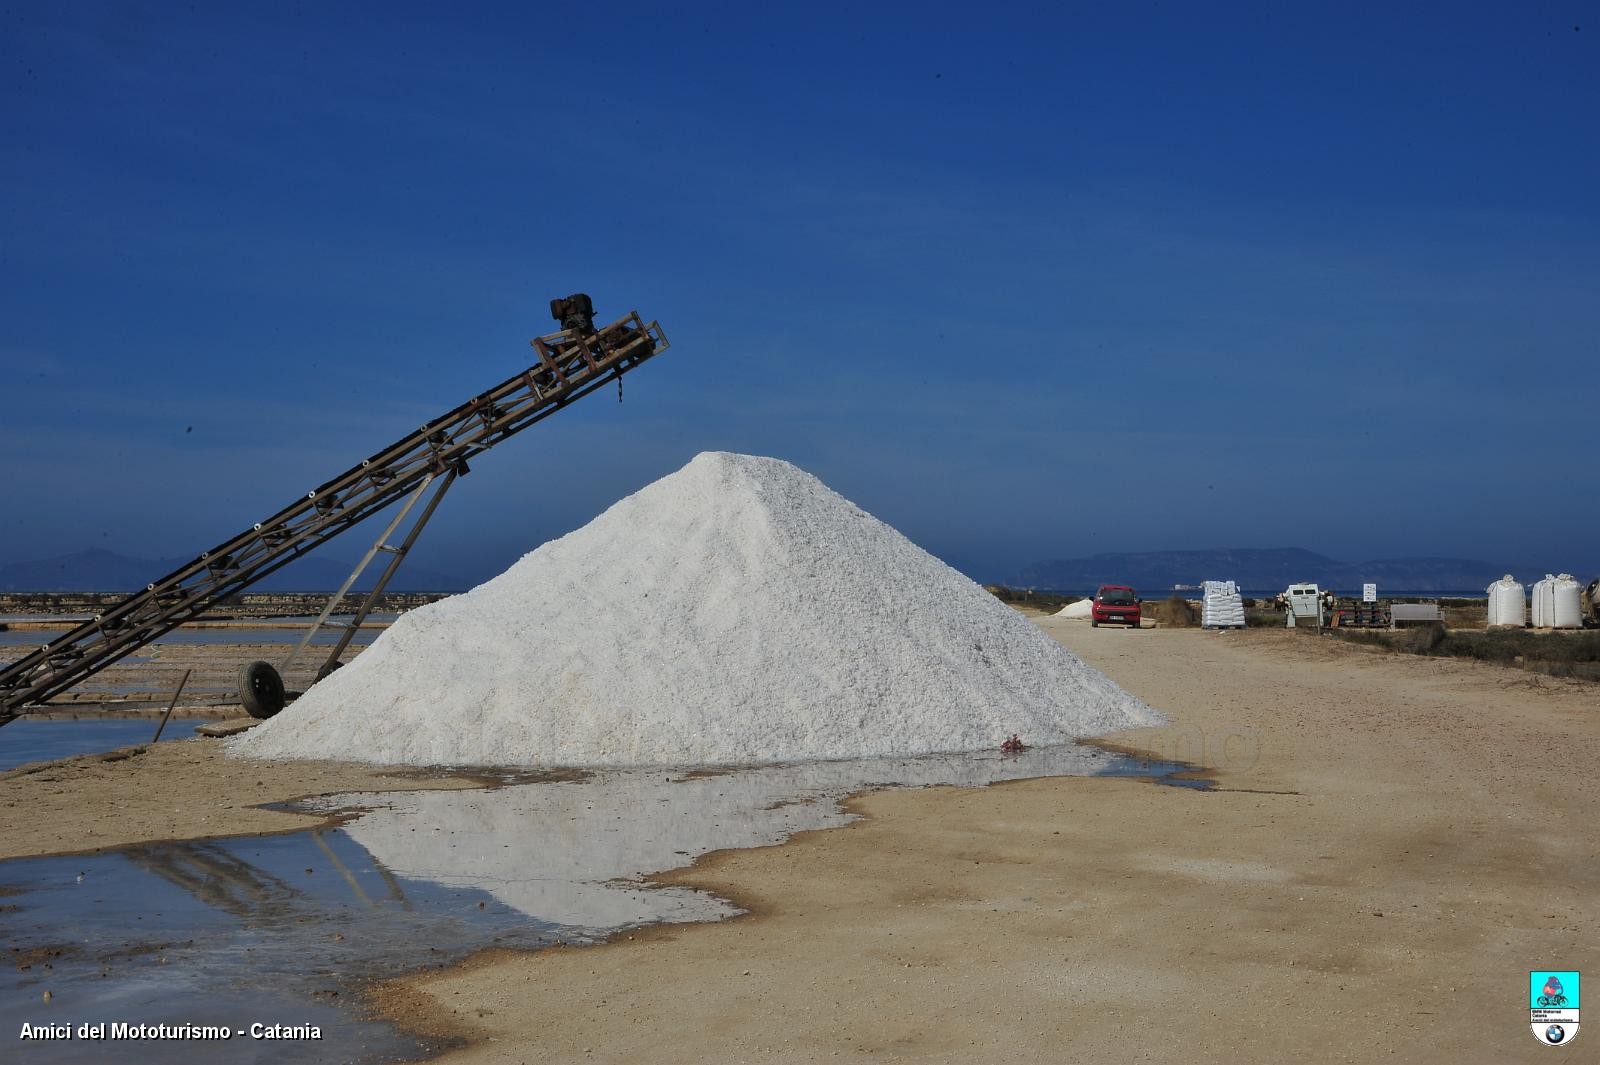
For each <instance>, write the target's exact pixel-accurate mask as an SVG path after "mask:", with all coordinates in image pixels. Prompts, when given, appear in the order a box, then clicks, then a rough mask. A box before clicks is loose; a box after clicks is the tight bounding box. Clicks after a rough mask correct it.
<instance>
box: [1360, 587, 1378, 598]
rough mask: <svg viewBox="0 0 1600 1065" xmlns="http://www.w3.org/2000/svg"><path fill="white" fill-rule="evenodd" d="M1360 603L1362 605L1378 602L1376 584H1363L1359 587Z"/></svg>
mask: <svg viewBox="0 0 1600 1065" xmlns="http://www.w3.org/2000/svg"><path fill="white" fill-rule="evenodd" d="M1361 601H1362V602H1363V603H1376V602H1377V601H1378V586H1377V585H1376V584H1363V585H1362V586H1361Z"/></svg>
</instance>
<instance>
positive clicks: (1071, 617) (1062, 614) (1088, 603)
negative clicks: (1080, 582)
mask: <svg viewBox="0 0 1600 1065" xmlns="http://www.w3.org/2000/svg"><path fill="white" fill-rule="evenodd" d="M1093 608H1094V600H1093V599H1079V600H1078V601H1077V602H1076V603H1068V604H1067V605H1066V606H1064V607H1062V608H1061V609H1060V610H1057V611H1056V612H1055V613H1054V614H1051V615H1050V616H1051V617H1054V618H1066V619H1067V620H1068V621H1088V620H1090V618H1091V617H1092V613H1091V612H1092V610H1093Z"/></svg>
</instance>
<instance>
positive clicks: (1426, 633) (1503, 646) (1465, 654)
mask: <svg viewBox="0 0 1600 1065" xmlns="http://www.w3.org/2000/svg"><path fill="white" fill-rule="evenodd" d="M1325 631H1327V632H1329V633H1332V634H1333V635H1335V636H1337V637H1339V638H1340V639H1342V640H1348V641H1350V642H1352V643H1360V644H1367V645H1369V646H1376V647H1383V648H1386V649H1388V650H1391V651H1395V652H1398V653H1401V654H1414V655H1432V656H1438V657H1451V658H1473V659H1477V660H1478V661H1480V662H1492V663H1495V664H1497V665H1503V666H1513V667H1516V668H1519V669H1526V670H1530V671H1534V672H1538V673H1546V674H1549V675H1550V676H1555V677H1578V678H1580V679H1583V680H1594V681H1600V632H1595V631H1588V632H1535V631H1532V630H1529V629H1486V630H1481V631H1467V632H1462V631H1457V630H1451V629H1446V628H1445V627H1444V626H1443V625H1424V626H1419V627H1417V628H1411V629H1401V630H1399V631H1397V632H1387V631H1371V630H1365V631H1363V630H1359V629H1328V630H1325Z"/></svg>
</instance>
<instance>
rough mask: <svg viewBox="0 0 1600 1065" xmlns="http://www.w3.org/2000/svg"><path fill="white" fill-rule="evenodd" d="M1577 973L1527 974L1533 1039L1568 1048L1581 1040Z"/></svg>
mask: <svg viewBox="0 0 1600 1065" xmlns="http://www.w3.org/2000/svg"><path fill="white" fill-rule="evenodd" d="M1578 975H1579V974H1578V973H1577V972H1575V971H1567V970H1561V969H1556V970H1551V969H1536V970H1534V971H1533V972H1531V973H1529V974H1528V1014H1529V1018H1528V1019H1529V1021H1530V1022H1531V1026H1532V1028H1533V1037H1534V1038H1535V1039H1537V1040H1538V1041H1539V1042H1541V1043H1543V1044H1544V1045H1545V1046H1549V1047H1558V1046H1565V1045H1567V1044H1568V1043H1570V1042H1572V1041H1573V1040H1574V1039H1576V1038H1577V1037H1578Z"/></svg>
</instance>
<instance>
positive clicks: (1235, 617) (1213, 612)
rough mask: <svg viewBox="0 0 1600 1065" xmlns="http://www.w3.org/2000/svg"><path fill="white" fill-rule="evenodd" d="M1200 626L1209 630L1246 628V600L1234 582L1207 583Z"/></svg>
mask: <svg viewBox="0 0 1600 1065" xmlns="http://www.w3.org/2000/svg"><path fill="white" fill-rule="evenodd" d="M1200 624H1201V625H1203V626H1205V627H1206V628H1208V629H1235V628H1237V629H1242V628H1244V600H1243V599H1242V598H1240V596H1239V587H1238V585H1236V584H1234V583H1233V582H1232V581H1206V583H1205V599H1204V601H1203V602H1202V603H1201V606H1200Z"/></svg>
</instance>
